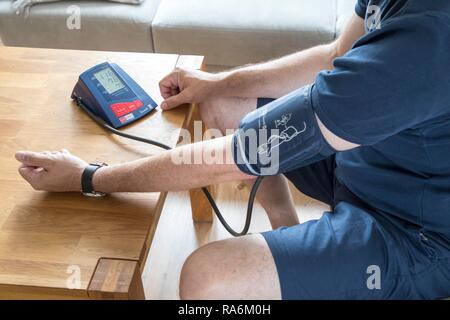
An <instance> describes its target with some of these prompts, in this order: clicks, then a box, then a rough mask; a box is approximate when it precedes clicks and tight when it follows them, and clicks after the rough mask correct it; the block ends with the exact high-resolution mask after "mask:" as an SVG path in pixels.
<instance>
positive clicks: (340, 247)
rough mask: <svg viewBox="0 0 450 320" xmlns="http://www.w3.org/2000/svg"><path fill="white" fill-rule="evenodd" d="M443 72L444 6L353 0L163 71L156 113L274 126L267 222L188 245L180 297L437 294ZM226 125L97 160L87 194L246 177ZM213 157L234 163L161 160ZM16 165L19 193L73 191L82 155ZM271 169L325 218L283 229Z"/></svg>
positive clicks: (47, 156)
mask: <svg viewBox="0 0 450 320" xmlns="http://www.w3.org/2000/svg"><path fill="white" fill-rule="evenodd" d="M449 74H450V4H449V3H448V1H447V0H436V1H421V0H400V1H394V0H379V1H374V0H373V1H372V0H371V1H368V0H360V1H359V2H358V3H357V5H356V14H355V15H354V16H353V17H352V18H351V20H350V22H349V24H348V26H347V27H346V29H345V30H344V32H343V34H342V35H341V36H340V37H339V38H338V39H337V40H336V41H335V42H333V43H331V44H328V45H322V46H318V47H315V48H312V49H309V50H306V51H303V52H299V53H296V54H293V55H290V56H287V57H284V58H281V59H279V60H275V61H272V62H268V63H264V64H260V65H255V66H249V67H244V68H241V69H238V70H234V71H230V72H224V73H221V74H209V73H205V72H200V71H185V70H175V71H174V72H173V73H172V74H170V75H168V76H167V77H166V78H165V79H163V80H162V81H161V84H160V87H161V93H162V95H163V97H164V99H165V101H164V103H163V104H162V108H163V109H165V110H168V109H171V108H175V107H177V106H179V105H181V104H184V103H190V102H197V103H199V104H200V111H201V116H202V119H203V121H204V122H205V123H206V125H207V126H208V127H209V128H217V129H220V130H221V131H222V132H225V131H226V129H230V128H238V127H240V128H241V129H261V128H262V127H264V128H265V126H266V123H264V125H263V126H262V127H261V121H263V122H265V120H270V121H268V123H269V124H268V125H269V126H271V125H273V123H275V125H276V126H280V125H281V126H283V125H286V127H285V128H286V130H287V131H286V132H289V134H281V135H279V136H278V138H277V139H278V140H277V141H278V143H275V144H273V145H272V143H273V140H272V139H269V140H270V141H265V142H266V145H264V144H263V143H260V142H261V141H259V142H258V146H259V147H261V148H260V149H258V150H259V151H260V152H259V154H260V155H261V154H264V153H267V154H269V153H268V152H267V151H269V150H270V151H271V152H272V151H273V152H276V151H278V152H279V155H278V156H279V162H278V164H279V166H278V168H277V169H276V171H275V172H270V170H269V171H268V173H267V175H269V177H267V178H265V180H264V182H263V184H262V186H261V188H260V190H259V192H258V201H259V202H260V203H261V204H262V206H263V207H264V209H265V210H266V212H267V214H268V216H269V218H270V222H271V224H272V226H273V228H274V229H275V230H274V231H270V232H265V233H263V234H253V235H249V236H245V237H241V238H236V239H229V240H224V241H219V242H215V243H211V244H209V245H207V246H205V247H203V248H200V249H199V250H197V251H196V252H194V253H193V254H192V255H191V256H190V257H189V258H188V260H187V261H186V263H185V265H184V267H183V271H182V274H181V281H180V296H181V298H185V299H208V298H209V299H228V298H234V299H241V298H242V299H280V298H283V299H377V298H382V299H388V298H395V299H423V298H425V299H434V298H443V297H448V296H450V213H449V207H450V162H449V160H448V158H449V156H450V81H449ZM311 83H314V84H313V85H310V84H311ZM298 88H300V89H298ZM268 98H270V99H268ZM279 98H280V99H279ZM273 99H277V100H275V101H273ZM265 104H267V105H265ZM264 105H265V106H264ZM256 108H259V109H258V110H256V111H255V109H256ZM288 111H289V112H288ZM247 114H248V115H247ZM246 115H247V116H246ZM273 115H275V116H274V117H273ZM242 119H243V120H242ZM241 120H242V121H241ZM272 120H274V121H272ZM240 121H241V123H240V124H239V122H240ZM257 123H259V127H258V125H257ZM301 123H302V124H304V127H303V125H302V124H301ZM290 124H292V126H291V127H289V125H290ZM302 130H303V131H302ZM242 132H244V131H243V130H239V131H238V132H237V133H236V134H234V135H228V136H224V137H223V138H218V139H214V140H211V141H205V142H202V143H198V144H195V145H190V146H183V147H181V148H180V149H178V150H175V151H168V152H164V153H162V154H160V155H158V156H155V157H152V158H146V159H141V160H138V161H134V162H130V163H125V164H120V165H113V166H106V167H102V168H100V169H98V170H97V171H96V172H95V174H94V175H93V178H92V184H93V188H94V190H96V191H101V192H105V193H110V192H120V191H129V192H133V191H136V192H140V191H171V190H182V189H183V190H184V189H189V188H196V187H200V186H206V185H210V184H216V183H220V182H223V181H230V180H246V181H248V183H251V181H252V179H254V178H252V177H253V176H255V175H264V169H266V168H265V167H264V165H263V164H261V163H260V161H256V162H250V161H249V156H250V152H251V150H249V149H247V147H246V146H245V144H244V145H243V144H242V141H241V137H242ZM271 138H273V136H271ZM280 138H281V139H285V140H286V142H285V143H284V141H279V139H280ZM217 150H219V151H221V152H233V154H234V160H235V163H231V164H230V163H228V164H223V165H211V164H198V165H187V164H186V165H175V164H174V163H173V162H172V161H171V157H172V156H173V154H174V152H186V153H188V154H193V153H195V152H204V153H211V152H213V151H215V152H217ZM16 158H17V159H18V160H19V161H20V162H22V165H21V167H20V168H19V172H20V174H21V175H22V176H23V177H24V179H26V180H27V181H28V182H30V184H31V185H32V186H33V187H34V188H35V189H38V190H46V191H55V192H62V191H79V190H80V188H81V187H80V181H81V176H82V173H83V171H84V170H85V168H86V166H87V163H86V162H85V161H83V160H81V159H79V158H77V157H75V156H72V155H71V154H70V153H68V152H67V151H62V152H53V153H49V152H44V153H36V152H28V151H26V152H25V151H21V152H18V153H17V154H16ZM269 169H270V166H269ZM286 178H288V179H289V180H291V181H292V182H293V183H294V185H295V186H296V187H297V188H298V189H299V190H301V191H302V192H304V193H305V194H307V195H310V196H312V197H314V198H316V199H318V200H321V201H323V202H325V203H328V204H329V205H330V206H331V208H332V211H331V212H328V213H325V214H324V215H323V217H322V218H321V219H320V220H317V221H310V222H307V223H304V224H299V222H298V219H297V215H296V212H295V210H294V205H293V203H292V199H291V196H290V194H289V190H288V187H287V182H286ZM280 227H281V228H280Z"/></svg>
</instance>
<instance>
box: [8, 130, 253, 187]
mask: <svg viewBox="0 0 450 320" xmlns="http://www.w3.org/2000/svg"><path fill="white" fill-rule="evenodd" d="M231 139H232V136H227V137H223V138H217V139H214V140H208V141H203V142H199V143H196V144H191V145H186V146H182V147H179V148H176V149H173V150H170V151H164V152H162V153H160V154H159V155H157V156H153V157H147V158H143V159H139V160H136V161H132V162H127V163H123V164H117V165H112V166H107V167H103V168H101V169H99V170H97V172H96V173H95V175H94V178H93V185H94V190H95V191H100V192H105V193H113V192H157V191H177V190H188V189H192V188H198V187H203V186H208V185H212V184H216V183H220V182H225V181H234V180H245V179H249V178H251V177H250V176H248V175H246V174H244V173H242V172H241V171H239V169H238V167H237V166H236V165H235V164H234V162H233V160H232V156H231V147H232V143H231ZM180 158H183V159H192V163H194V159H199V158H201V159H202V161H198V162H199V164H186V163H181V164H180V161H178V160H179V159H180ZM16 159H17V160H18V161H20V162H21V166H20V167H19V173H20V174H21V175H22V177H23V178H24V179H25V180H26V181H28V182H29V183H30V184H31V186H32V187H33V188H34V189H36V190H44V191H51V192H79V191H81V175H82V173H83V170H84V168H85V167H86V166H87V164H88V163H87V162H86V161H84V160H81V159H80V158H78V157H75V156H73V155H71V154H70V153H69V152H68V151H67V150H63V151H59V152H30V151H19V152H17V154H16ZM214 159H215V161H214Z"/></svg>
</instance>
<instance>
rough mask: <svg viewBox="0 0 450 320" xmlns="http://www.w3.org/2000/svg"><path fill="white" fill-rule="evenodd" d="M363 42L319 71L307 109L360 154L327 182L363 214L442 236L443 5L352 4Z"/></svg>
mask: <svg viewBox="0 0 450 320" xmlns="http://www.w3.org/2000/svg"><path fill="white" fill-rule="evenodd" d="M356 13H357V14H358V15H359V16H360V17H362V18H365V19H366V23H365V25H366V34H365V35H364V36H363V37H361V38H360V39H359V40H358V41H357V42H356V43H355V44H354V46H353V48H352V49H351V50H350V51H349V52H348V53H347V54H346V55H345V56H343V57H340V58H337V59H335V60H334V69H333V70H331V71H323V72H321V73H320V74H319V75H318V77H317V79H316V82H315V87H314V89H313V91H312V104H313V108H314V110H315V112H316V114H317V115H318V117H319V118H320V120H321V121H322V122H323V123H324V125H325V126H326V127H327V128H328V129H329V130H330V131H332V132H333V133H334V134H336V135H337V136H339V137H341V138H343V139H345V140H347V141H350V142H353V143H356V144H359V145H361V147H359V148H356V149H353V150H350V151H347V152H342V153H338V154H337V155H336V177H337V179H338V180H339V181H340V182H341V183H342V184H344V185H345V186H346V187H347V188H348V189H349V190H350V191H352V192H353V193H354V194H355V195H357V196H358V197H359V198H361V199H362V200H363V201H364V202H365V203H367V204H368V205H369V206H370V207H372V208H374V209H375V210H378V211H380V212H383V213H387V214H390V215H394V216H396V217H400V218H402V219H404V220H407V221H410V222H412V223H414V224H417V225H419V226H422V227H423V228H424V229H425V230H428V231H434V232H439V233H442V234H446V235H450V1H449V0H433V1H424V0H378V1H376V0H370V1H369V0H359V1H358V3H357V5H356Z"/></svg>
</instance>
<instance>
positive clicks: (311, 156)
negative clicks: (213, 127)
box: [233, 86, 336, 176]
mask: <svg viewBox="0 0 450 320" xmlns="http://www.w3.org/2000/svg"><path fill="white" fill-rule="evenodd" d="M312 88H313V86H305V87H303V88H301V89H298V90H296V91H294V92H292V93H290V94H288V95H286V96H284V97H282V98H280V99H278V100H274V101H273V102H271V103H269V104H267V105H265V106H263V107H261V108H259V109H257V110H256V111H254V112H252V113H250V114H248V115H247V116H245V117H244V118H243V119H242V120H241V122H240V125H239V129H238V130H237V131H236V133H235V134H234V136H233V157H234V161H235V163H236V165H237V166H238V167H239V169H240V170H241V171H243V172H244V173H247V174H249V175H255V176H270V175H278V174H281V173H286V172H289V171H292V170H294V169H296V168H300V167H303V166H307V165H309V164H312V163H314V162H317V161H320V160H323V159H325V158H328V157H329V156H331V155H332V154H334V153H336V150H335V149H333V148H332V147H331V146H330V145H329V144H328V143H327V142H326V141H325V138H324V137H323V135H322V132H321V131H320V128H319V125H318V122H317V119H316V115H315V112H314V110H313V108H312V104H311V90H312Z"/></svg>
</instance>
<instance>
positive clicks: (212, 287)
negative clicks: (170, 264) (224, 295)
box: [180, 243, 220, 300]
mask: <svg viewBox="0 0 450 320" xmlns="http://www.w3.org/2000/svg"><path fill="white" fill-rule="evenodd" d="M213 247H214V243H213V244H209V245H206V246H204V247H202V248H200V249H197V250H196V251H194V252H193V253H192V254H191V255H190V256H189V257H188V259H187V260H186V262H185V263H184V265H183V268H182V270H181V276H180V298H181V299H183V300H206V299H217V298H218V297H217V295H218V290H220V289H219V287H220V278H219V277H218V276H217V275H216V272H215V270H214V268H215V267H214V263H212V260H211V253H212V251H214V248H213ZM208 257H209V258H208Z"/></svg>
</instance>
